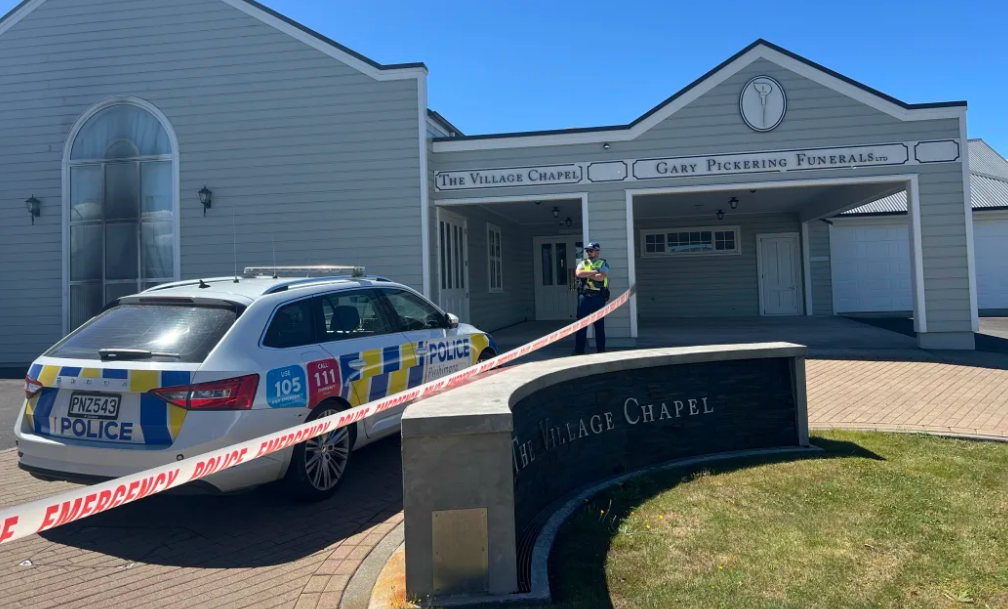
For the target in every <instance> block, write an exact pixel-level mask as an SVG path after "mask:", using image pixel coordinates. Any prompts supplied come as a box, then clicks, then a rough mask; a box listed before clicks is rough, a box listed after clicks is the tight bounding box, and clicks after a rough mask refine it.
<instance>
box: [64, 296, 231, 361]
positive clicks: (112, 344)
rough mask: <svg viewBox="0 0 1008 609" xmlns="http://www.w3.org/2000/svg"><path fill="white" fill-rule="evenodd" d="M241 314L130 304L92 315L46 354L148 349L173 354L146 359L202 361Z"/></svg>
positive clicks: (70, 355)
mask: <svg viewBox="0 0 1008 609" xmlns="http://www.w3.org/2000/svg"><path fill="white" fill-rule="evenodd" d="M237 317H238V310H237V308H236V307H225V306H215V307H211V306H194V305H191V304H185V305H183V304H178V305H175V304H156V305H154V304H125V305H120V306H117V307H112V308H110V309H108V310H107V311H104V312H103V313H101V314H100V315H98V316H97V317H94V318H92V319H91V321H90V322H88V323H86V324H85V325H83V326H81V327H80V328H78V329H77V331H76V332H74V333H72V334H70V336H68V337H66V338H65V339H64V340H62V341H61V342H59V343H58V344H57V345H55V346H54V347H53V348H52V349H50V350H49V351H48V352H47V353H46V354H45V355H46V357H66V358H72V359H91V360H97V359H101V358H100V357H99V355H98V350H99V349H143V350H146V351H154V352H156V353H164V354H171V355H164V356H154V357H151V358H147V359H144V361H162V362H179V363H197V362H202V361H204V360H205V359H206V357H207V355H209V354H210V351H212V350H213V348H214V347H216V346H217V343H219V342H220V340H221V338H223V337H224V334H225V333H226V332H227V331H228V329H229V328H230V327H231V326H232V324H234V322H235V319H237ZM176 355H177V357H176Z"/></svg>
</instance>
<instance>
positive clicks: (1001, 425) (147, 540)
mask: <svg viewBox="0 0 1008 609" xmlns="http://www.w3.org/2000/svg"><path fill="white" fill-rule="evenodd" d="M1002 368H1008V366H1002ZM808 390H809V418H810V420H811V423H812V425H813V426H815V427H820V428H822V427H875V428H878V429H893V428H908V427H909V426H915V427H916V428H919V429H925V430H930V431H942V432H946V431H950V430H951V431H957V432H961V433H972V434H980V435H1001V436H1008V370H1004V369H992V368H983V367H970V366H960V365H950V364H940V363H923V362H916V363H908V362H878V361H853V360H850V361H847V360H845V361H839V360H810V361H809V362H808ZM354 458H355V460H356V461H355V463H354V465H355V467H354V468H353V469H352V470H351V472H350V473H349V474H348V477H347V480H346V481H345V485H344V486H343V488H342V489H341V491H340V492H339V493H338V494H337V495H336V497H335V498H333V499H332V500H330V501H327V502H325V503H322V504H316V505H309V506H304V505H294V506H292V505H290V504H287V503H285V502H284V501H282V500H281V499H279V498H278V497H275V496H272V495H270V494H269V493H268V492H264V491H257V492H253V493H249V494H245V495H239V496H231V497H209V496H202V497H168V496H154V497H150V498H148V499H145V500H143V501H141V502H138V503H134V504H129V505H126V506H123V507H121V508H118V509H116V510H113V511H112V512H108V513H105V514H100V515H98V516H94V517H91V518H87V519H85V520H84V521H83V522H80V523H77V524H73V525H68V526H66V527H62V528H60V529H56V530H53V531H49V532H47V533H44V534H43V535H42V536H36V537H30V538H28V539H24V540H20V541H17V542H14V543H11V544H7V545H4V546H0V591H2V594H3V597H2V598H0V606H2V607H3V608H4V609H15V608H18V607H38V608H45V607H57V606H58V607H89V608H90V607H94V608H99V607H113V606H123V605H125V606H131V607H186V608H192V607H298V608H302V607H336V606H338V604H339V602H340V599H341V595H342V592H343V590H344V588H345V586H346V584H347V581H348V580H349V578H350V576H351V574H352V573H353V571H354V570H355V569H356V568H357V567H358V566H359V565H360V563H361V561H362V560H363V559H364V557H365V556H366V555H367V554H368V553H369V552H370V551H371V550H372V549H373V548H374V547H375V545H377V543H378V542H379V541H380V540H381V539H382V538H383V537H384V535H385V534H386V533H387V532H388V531H390V530H391V529H392V528H394V527H395V526H396V525H397V524H398V523H399V522H401V520H402V514H401V509H402V474H401V468H400V463H399V459H400V449H399V444H398V442H397V441H396V440H394V439H393V440H390V441H383V442H380V443H378V444H377V445H375V446H373V447H369V448H367V449H364V450H362V451H361V452H360V453H358V454H356V455H355V457H354ZM15 460H16V457H15V454H14V452H13V451H3V452H0V505H14V504H18V503H23V502H25V501H30V500H32V499H37V498H41V497H44V496H47V495H52V494H55V493H57V492H59V491H60V490H62V489H65V488H69V487H70V485H67V484H62V483H43V482H38V481H36V480H34V479H33V478H30V477H28V476H27V474H24V473H23V472H20V471H19V470H17V468H16V466H15ZM24 561H29V562H27V563H25V562H24Z"/></svg>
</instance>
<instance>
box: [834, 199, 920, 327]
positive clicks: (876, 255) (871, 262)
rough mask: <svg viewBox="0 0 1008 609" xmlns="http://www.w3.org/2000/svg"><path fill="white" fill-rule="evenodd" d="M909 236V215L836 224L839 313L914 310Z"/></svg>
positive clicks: (835, 298)
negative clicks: (907, 216)
mask: <svg viewBox="0 0 1008 609" xmlns="http://www.w3.org/2000/svg"><path fill="white" fill-rule="evenodd" d="M907 235H908V231H907V220H906V217H905V216H903V217H899V218H893V219H891V220H890V219H885V220H876V219H865V220H855V221H853V222H850V221H844V220H840V219H835V220H834V222H833V226H832V227H831V228H830V254H831V255H830V258H831V260H832V267H833V309H834V310H835V311H836V312H837V313H861V312H885V311H912V310H913V296H912V295H911V291H910V290H911V280H910V242H909V239H908V237H907Z"/></svg>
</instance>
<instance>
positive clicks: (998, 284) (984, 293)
mask: <svg viewBox="0 0 1008 609" xmlns="http://www.w3.org/2000/svg"><path fill="white" fill-rule="evenodd" d="M973 249H974V252H975V253H976V258H975V260H976V278H977V307H978V308H980V309H1008V263H1006V262H1005V261H1008V218H1004V217H1001V218H983V217H982V215H981V212H975V213H974V214H973Z"/></svg>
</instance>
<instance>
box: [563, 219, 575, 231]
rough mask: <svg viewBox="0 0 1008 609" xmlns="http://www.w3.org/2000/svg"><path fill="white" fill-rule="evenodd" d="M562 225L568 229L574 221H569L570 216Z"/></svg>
mask: <svg viewBox="0 0 1008 609" xmlns="http://www.w3.org/2000/svg"><path fill="white" fill-rule="evenodd" d="M564 224H565V225H566V226H567V228H570V227H571V224H574V221H573V220H571V219H570V216H567V219H566V220H564Z"/></svg>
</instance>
